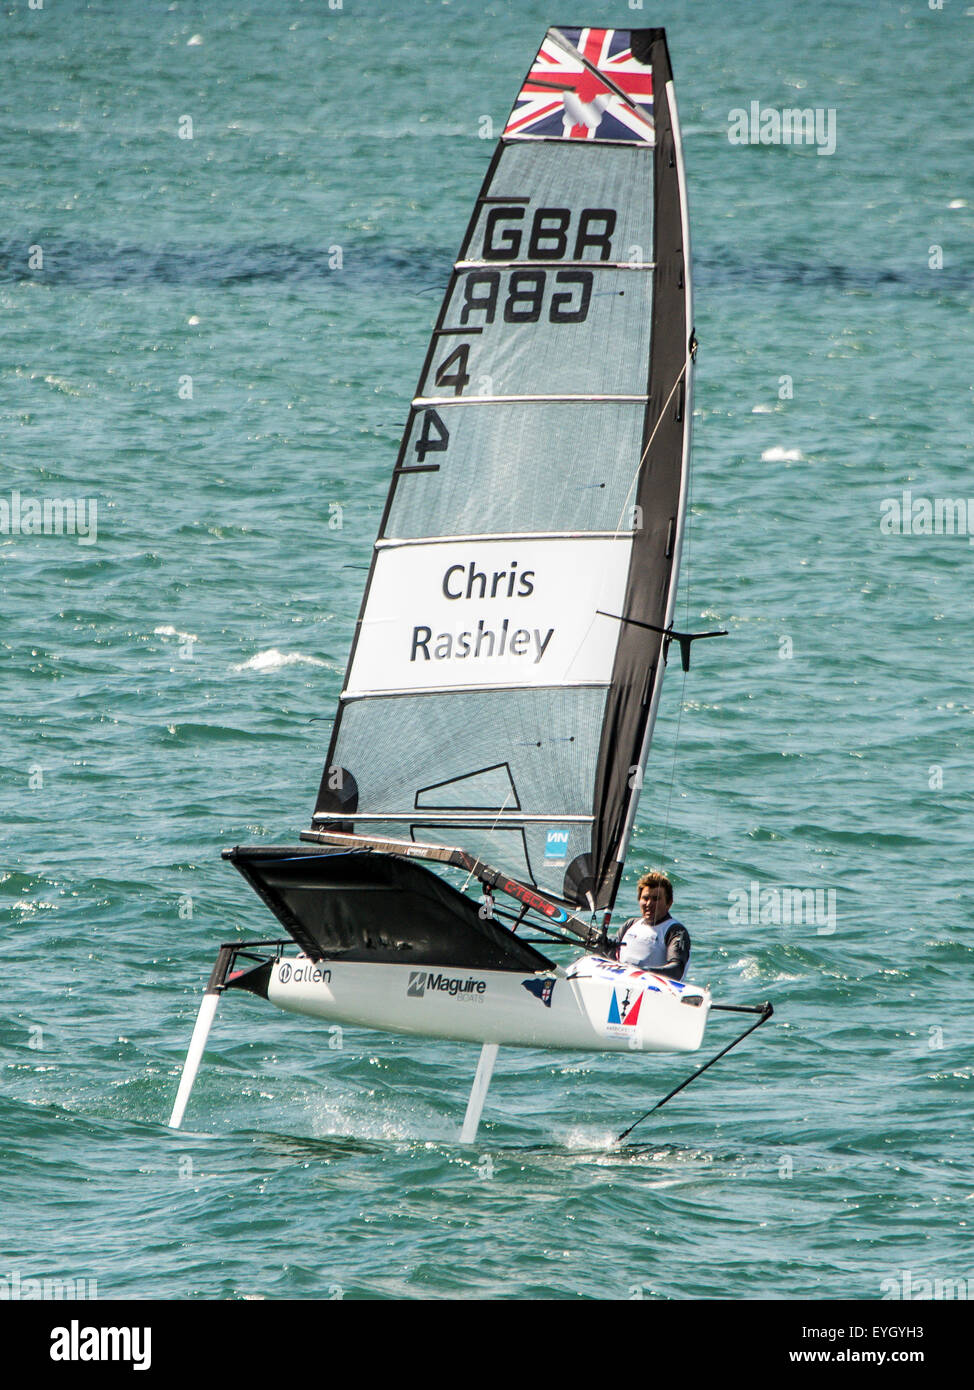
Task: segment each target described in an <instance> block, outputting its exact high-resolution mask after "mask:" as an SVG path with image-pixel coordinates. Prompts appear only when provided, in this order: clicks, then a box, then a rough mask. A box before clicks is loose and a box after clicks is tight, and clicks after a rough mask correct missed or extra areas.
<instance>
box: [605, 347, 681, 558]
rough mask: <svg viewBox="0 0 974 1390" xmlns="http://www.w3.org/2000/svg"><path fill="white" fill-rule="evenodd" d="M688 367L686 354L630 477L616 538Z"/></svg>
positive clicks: (628, 527) (620, 531)
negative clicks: (634, 489) (649, 454)
mask: <svg viewBox="0 0 974 1390" xmlns="http://www.w3.org/2000/svg"><path fill="white" fill-rule="evenodd" d="M689 365H690V356H689V354H688V355H687V356H686V357H685V358H684V361H683V366H682V367H681V368H680V370H679V372H678V373H677V376H676V381H674V383H673V389H672V390H671V391H670V394H669V395H668V396H667V398H666V400H665V401H664V402H663V409H662V410H661V411H660V413H659V415H658V417H657V420H656V424H655V425H654V426H653V432H652V434H651V435H650V436H649V438H648V439H647V441H646V447H645V449H644V450H643V451H642V453H641V454H640V456H639V462H638V463H637V464H636V471H635V473H634V474H633V475H632V482H631V483H630V484H629V491H628V492H627V493H626V496H625V500H624V501H623V504H622V511H621V512H620V513H619V520H618V522H617V524H616V529H615V534H616V535H617V536H620V535H621V534H622V529H623V527H622V518H623V517H624V516H625V514H626V512H627V511H628V510H629V498H630V497H631V496H632V492H633V488H634V487H635V486H636V483H637V482H638V481H639V474H640V470H641V469H642V466H643V464H644V463H645V462H646V455H647V454H648V453H649V451H650V449H651V448H652V446H653V440H654V439H655V438H656V434H657V431H658V430H659V427H660V425H661V424H662V423H663V420H664V418H665V416H666V412H667V410H668V409H669V404H670V401H671V400H672V399H673V397H674V395H675V394H676V388H677V387H678V386H679V384H680V382H681V381H682V380H683V378H684V377H685V376H686V371H687V367H688V366H689ZM625 529H626V530H627V531H631V530H632V527H631V526H627V527H626V528H625Z"/></svg>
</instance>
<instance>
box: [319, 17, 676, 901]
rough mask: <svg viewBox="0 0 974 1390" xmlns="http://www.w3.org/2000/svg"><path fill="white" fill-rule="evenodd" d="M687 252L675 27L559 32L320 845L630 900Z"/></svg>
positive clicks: (385, 586) (352, 663) (467, 304)
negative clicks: (466, 856)
mask: <svg viewBox="0 0 974 1390" xmlns="http://www.w3.org/2000/svg"><path fill="white" fill-rule="evenodd" d="M686 248H687V236H686V217H685V194H684V190H683V185H682V163H681V153H680V146H679V132H678V126H677V125H676V124H675V107H674V104H673V96H672V82H671V79H670V70H669V59H668V55H667V52H666V42H665V38H664V36H663V33H662V31H661V30H642V31H638V30H637V31H629V30H609V29H570V28H565V29H560V30H549V32H548V34H547V35H546V38H545V40H544V42H543V44H542V46H541V49H540V50H539V52H538V55H537V57H536V59H535V62H534V64H533V66H532V68H531V70H530V72H529V73H528V76H527V78H526V79H525V81H524V83H523V84H522V88H521V91H520V93H519V95H518V97H517V99H516V101H515V105H514V109H513V111H512V113H511V117H510V118H509V121H508V123H507V126H506V128H505V131H504V135H503V137H502V139H501V141H500V142H499V144H498V146H497V149H496V150H495V152H494V155H493V158H492V160H491V162H490V167H489V169H488V171H487V175H486V178H485V181H484V186H483V188H482V189H481V192H480V196H479V197H478V198H477V200H476V203H475V205H474V210H473V214H472V216H471V219H470V223H469V226H468V228H467V231H466V234H465V236H464V239H463V243H462V246H461V248H460V253H459V256H458V258H457V260H456V262H455V264H454V266H453V271H452V274H451V276H450V281H449V285H448V287H447V290H446V294H445V296H444V300H443V304H442V306H441V309H440V313H439V316H438V318H437V322H436V325H435V328H434V330H433V333H432V337H431V340H430V347H429V350H428V352H427V355H426V360H425V362H424V364H423V368H422V372H421V375H420V380H419V384H418V387H417V390H416V393H415V396H414V398H413V400H412V402H411V404H410V409H409V417H408V420H407V423H406V428H405V431H404V434H403V439H402V443H401V446H400V450H399V455H398V458H397V460H396V464H395V468H394V470H393V477H392V485H391V488H390V491H389V496H388V499H387V502H386V506H385V510H384V513H383V517H382V522H381V526H380V531H379V537H378V539H377V541H376V545H375V548H374V550H373V555H372V563H371V567H370V571H369V579H368V584H367V588H366V594H365V598H364V600H363V606H362V611H361V613H360V616H359V620H358V623H357V625H356V631H355V638H354V641H353V645H352V652H351V656H350V659H349V665H348V671H347V674H346V679H345V682H344V688H343V691H342V695H341V699H340V704H339V710H338V715H337V716H336V719H335V724H334V728H333V733H332V739H331V745H330V748H329V751H328V757H327V762H326V766H325V769H324V773H323V776H322V781H321V789H320V791H319V796H318V802H317V805H316V808H315V813H314V824H315V826H318V827H321V826H326V827H327V826H330V827H334V828H335V829H336V831H339V832H344V831H346V830H351V829H352V827H354V825H355V823H356V822H357V821H361V822H362V823H363V824H364V825H367V826H368V827H369V830H370V834H377V833H379V828H380V827H381V826H382V825H383V823H385V824H387V825H388V826H389V827H390V833H391V832H392V831H393V830H396V829H398V832H399V833H400V834H402V833H403V832H404V830H406V831H408V834H409V836H410V837H411V838H412V839H414V840H415V839H416V838H417V837H420V836H423V835H426V836H432V838H433V839H434V840H439V837H440V835H441V834H442V835H444V836H445V837H447V839H448V840H451V841H452V842H455V843H456V844H461V845H463V846H464V849H465V850H468V851H469V852H470V853H471V854H473V855H474V856H476V857H477V859H478V860H482V861H484V862H487V863H490V864H494V865H497V866H498V868H499V869H500V870H502V871H505V872H508V873H510V874H511V875H512V876H513V877H516V878H517V880H518V881H519V882H521V883H524V884H529V885H532V886H534V887H536V888H538V889H539V890H540V891H543V892H544V893H546V894H548V895H550V896H551V897H553V898H555V899H557V900H559V901H562V902H565V903H568V904H570V905H578V906H581V907H586V908H591V907H593V906H596V905H597V906H605V905H611V902H612V900H613V899H614V896H615V892H616V888H617V886H618V880H619V873H620V871H621V859H620V853H621V854H622V855H624V852H625V846H626V844H627V843H628V836H629V833H630V832H631V826H632V820H633V817H634V814H635V800H636V790H637V786H636V784H638V781H639V778H634V776H633V773H634V771H636V770H637V769H638V768H639V766H640V764H641V763H642V762H643V761H644V759H645V757H646V755H647V753H648V748H649V740H650V738H651V733H652V724H653V720H654V719H655V713H656V709H657V707H658V701H659V689H660V683H661V680H662V671H663V662H664V636H663V633H662V632H661V631H660V629H663V628H665V627H666V626H667V625H668V624H670V623H671V621H672V608H673V598H674V594H675V584H676V565H677V562H678V558H679V549H680V540H681V538H682V525H683V522H682V516H683V509H684V507H685V497H686V489H685V471H686V463H687V438H688V434H689V429H688V420H689V400H690V380H689V377H690V372H689V356H688V353H689V343H690V335H691V322H690V311H689V302H690V301H689V267H688V263H687V250H686ZM632 272H635V273H632ZM620 619H627V620H629V619H631V621H620Z"/></svg>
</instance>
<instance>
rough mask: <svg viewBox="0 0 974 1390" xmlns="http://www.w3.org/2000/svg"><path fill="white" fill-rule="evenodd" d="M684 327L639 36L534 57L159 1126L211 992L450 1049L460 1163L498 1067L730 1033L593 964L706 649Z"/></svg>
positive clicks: (671, 984) (593, 34) (615, 968)
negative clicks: (640, 817) (690, 570)
mask: <svg viewBox="0 0 974 1390" xmlns="http://www.w3.org/2000/svg"><path fill="white" fill-rule="evenodd" d="M692 324H693V319H692V310H691V295H690V256H689V241H688V225H687V204H686V189H685V185H684V172H683V156H682V149H681V144H680V127H679V122H678V119H677V111H676V102H675V99H674V93H673V81H672V75H671V71H670V61H669V55H668V52H667V46H666V38H665V35H664V32H663V30H662V29H644V30H632V31H629V30H622V29H570V28H566V29H555V28H552V29H549V30H548V33H547V35H546V37H545V39H544V42H543V43H542V45H541V48H540V50H539V52H538V54H537V56H536V58H535V60H534V63H533V65H532V67H531V70H530V72H529V74H528V76H527V78H526V79H525V81H524V83H523V85H522V87H521V90H520V92H519V94H518V97H517V100H516V102H515V104H514V109H513V111H512V112H511V116H510V118H509V120H508V122H507V126H506V128H505V130H504V133H503V135H502V137H501V139H500V141H499V143H498V146H497V148H496V150H495V152H494V156H493V159H492V160H491V163H490V167H489V169H488V171H487V176H486V178H485V180H484V185H483V188H482V190H481V193H480V196H479V198H478V199H477V203H476V207H475V209H474V213H473V216H472V218H471V221H470V225H469V227H468V230H467V234H466V236H465V238H464V242H463V246H462V248H461V251H460V255H459V258H458V260H457V261H456V263H455V265H454V268H453V273H452V276H451V278H450V283H449V287H448V289H447V292H446V297H445V298H444V301H443V305H442V308H441V310H440V313H439V317H438V319H437V323H436V327H435V329H434V331H433V336H432V341H431V343H430V347H429V350H428V352H427V355H426V361H425V363H424V366H423V370H422V374H421V377H420V381H419V387H418V389H417V392H416V396H415V398H414V400H413V402H412V404H411V407H410V411H409V418H408V421H407V424H406V429H405V433H404V436H403V440H402V444H401V447H400V450H399V455H398V459H397V461H396V465H395V468H394V471H393V477H392V485H391V487H390V490H389V495H388V499H387V502H386V507H385V512H384V514H383V517H382V523H381V526H380V530H379V536H378V539H377V541H376V543H375V548H374V551H373V555H372V563H371V568H370V572H369V577H368V583H367V585H366V589H365V596H364V600H363V603H362V609H361V613H360V616H359V620H358V624H357V627H356V631H355V637H354V641H353V644H352V651H351V656H350V659H349V664H348V670H347V673H346V678H345V684H344V688H343V690H342V693H341V696H340V700H339V705H338V710H337V713H336V716H335V720H334V726H333V731H332V737H331V743H330V746H329V749H328V754H327V761H326V764H325V768H324V773H323V775H322V779H321V787H320V790H319V793H318V800H317V805H316V807H315V810H314V815H313V818H312V825H311V828H310V829H309V830H306V831H304V832H302V833H301V835H300V840H301V843H300V844H298V845H285V846H277V845H248V846H238V847H236V848H234V849H230V850H227V851H225V853H224V858H226V859H228V860H229V861H230V862H231V863H232V864H234V865H235V866H236V868H237V869H239V871H240V872H241V873H242V874H243V876H244V878H245V879H246V880H247V882H248V883H249V884H250V885H251V887H252V888H253V889H254V890H255V892H256V893H257V894H258V895H259V896H260V897H261V898H262V899H263V901H264V902H265V903H266V904H267V906H268V907H269V908H270V910H271V912H272V913H273V914H274V916H275V917H276V918H277V920H278V921H279V922H280V923H281V925H282V926H283V927H284V929H285V930H286V932H287V933H288V936H287V937H286V938H284V939H279V940H268V941H250V942H234V943H228V944H226V945H223V946H222V947H221V948H220V953H219V955H218V957H217V961H216V965H215V966H214V969H213V973H212V975H211V977H210V981H209V984H208V986H207V990H206V993H205V995H204V998H203V1003H202V1006H201V1008H200V1012H199V1018H198V1020H197V1024H196V1028H195V1031H194V1033H193V1038H192V1042H191V1045H190V1049H189V1054H188V1056H187V1059H186V1064H185V1066H184V1069H183V1075H182V1079H181V1082H180V1086H179V1091H178V1094H177V1097H176V1102H175V1105H174V1108H173V1112H172V1116H171V1119H170V1124H171V1125H172V1126H173V1127H178V1126H179V1125H180V1124H181V1122H182V1119H183V1115H184V1112H185V1109H186V1103H187V1101H188V1099H189V1094H190V1090H191V1088H192V1084H193V1080H194V1078H195V1075H196V1071H197V1068H198V1066H199V1063H200V1059H201V1057H202V1055H203V1050H204V1047H205V1044H206V1038H207V1034H208V1032H209V1028H210V1025H211V1023H212V1021H213V1016H214V1014H215V1011H216V1007H217V1003H218V1000H219V998H220V996H221V995H222V994H223V993H224V992H225V991H227V990H236V991H249V992H250V993H251V994H255V995H258V996H260V997H261V998H264V999H267V1000H268V1001H269V1002H270V1003H272V1004H275V1005H277V1006H278V1008H280V1009H283V1010H285V1011H287V1012H291V1013H298V1014H307V1015H309V1016H311V1017H312V1018H318V1019H324V1020H328V1021H329V1022H330V1023H333V1024H334V1023H337V1024H352V1025H359V1026H362V1027H367V1028H377V1029H388V1030H391V1031H394V1032H399V1033H407V1034H416V1035H420V1036H424V1037H433V1038H447V1039H456V1040H459V1041H467V1042H477V1043H480V1044H481V1045H482V1051H481V1057H480V1065H479V1066H478V1068H477V1073H476V1077H475V1080H474V1085H473V1090H472V1092H471V1096H470V1102H469V1104H468V1108H467V1115H466V1120H465V1122H464V1126H463V1131H462V1136H461V1137H462V1138H463V1139H464V1140H467V1141H470V1140H472V1139H473V1138H474V1136H475V1134H476V1131H477V1125H478V1122H479V1118H480V1112H481V1108H482V1105H483V1101H484V1097H485V1095H486V1091H487V1086H488V1084H489V1081H490V1074H491V1070H492V1067H493V1063H494V1058H495V1056H496V1053H497V1048H498V1047H499V1046H501V1045H504V1044H509V1045H512V1046H517V1047H542V1048H571V1049H580V1050H583V1051H596V1050H598V1051H636V1052H693V1051H695V1050H696V1049H698V1048H699V1047H700V1044H701V1041H702V1039H703V1035H704V1029H705V1027H706V1024H707V1019H708V1015H709V1013H710V1011H711V1009H712V1008H720V1007H728V1008H729V1007H731V1006H720V1005H714V1004H712V1002H711V998H710V994H709V991H708V990H707V989H704V988H701V987H700V986H698V985H694V984H688V983H678V982H676V981H674V980H671V979H667V978H665V977H663V976H660V975H656V974H653V973H652V972H649V971H644V970H636V969H632V968H629V967H627V966H623V965H619V964H617V963H615V962H614V961H613V960H612V959H610V958H609V956H608V936H607V932H608V926H609V921H610V917H611V912H612V907H613V904H614V901H615V898H616V894H617V892H618V889H619V885H620V880H621V876H622V871H623V866H624V863H625V858H626V850H627V847H628V845H629V841H630V837H631V835H632V829H633V822H634V818H635V814H636V805H637V802H638V798H639V790H640V786H641V783H642V771H643V769H644V767H645V764H646V759H647V756H648V752H649V745H650V739H651V736H652V731H653V724H654V721H655V718H656V711H657V708H658V705H659V698H660V689H661V685H662V679H663V671H664V666H665V662H666V657H667V651H668V648H669V646H670V644H671V642H672V641H674V640H676V641H677V642H678V643H679V646H680V651H681V657H682V662H683V668H684V670H686V669H687V667H688V665H689V654H690V644H691V642H692V641H693V640H695V639H696V638H698V637H705V636H711V635H715V634H710V633H677V632H675V631H674V630H673V612H674V603H675V598H676V586H677V569H678V564H679V557H680V547H681V541H682V537H683V528H684V515H685V510H686V494H687V478H688V465H689V445H690V417H691V378H692V369H693V359H694V354H695V349H696V343H695V339H694V336H693V328H692ZM420 861H425V864H430V865H433V866H435V869H436V870H438V872H437V871H434V869H433V868H428V867H425V864H424V863H423V862H420ZM450 874H452V875H453V876H454V878H455V880H456V881H455V882H451V881H449V877H448V876H449V875H450ZM461 875H462V877H461ZM471 886H473V889H474V891H479V894H480V897H479V900H475V899H474V898H473V896H471V893H470V892H468V891H466V890H468V889H470V888H471ZM499 899H500V901H499ZM503 903H509V904H510V906H504V905H503ZM527 931H531V932H533V935H532V936H530V937H526V936H525V932H527ZM565 944H568V945H574V946H575V948H576V950H577V948H578V947H579V946H582V947H583V948H584V950H583V953H582V954H581V956H580V957H579V958H578V959H576V960H575V961H574V962H572V963H569V964H568V965H567V966H566V965H564V964H558V963H556V961H555V960H552V959H551V958H550V957H549V956H547V955H545V954H543V953H542V952H541V951H540V950H539V949H538V947H539V945H545V946H546V949H555V948H557V949H558V950H561V949H562V948H563V947H564V945H565ZM294 945H296V946H297V947H298V949H299V954H294V953H293V952H289V950H288V948H289V947H293V946H294ZM742 1011H746V1012H755V1013H760V1014H761V1019H760V1020H759V1022H760V1021H763V1019H764V1017H766V1016H767V1014H768V1013H769V1012H770V1006H764V1008H763V1009H757V1008H755V1009H753V1010H751V1009H747V1010H742ZM753 1026H757V1025H753ZM748 1031H751V1030H750V1029H749V1030H748ZM742 1036H746V1034H743V1035H742ZM735 1041H739V1039H738V1040H735ZM731 1046H733V1044H731ZM725 1050H726V1049H725ZM719 1055H722V1054H719ZM714 1060H716V1059H714ZM696 1074H699V1072H698V1073H696Z"/></svg>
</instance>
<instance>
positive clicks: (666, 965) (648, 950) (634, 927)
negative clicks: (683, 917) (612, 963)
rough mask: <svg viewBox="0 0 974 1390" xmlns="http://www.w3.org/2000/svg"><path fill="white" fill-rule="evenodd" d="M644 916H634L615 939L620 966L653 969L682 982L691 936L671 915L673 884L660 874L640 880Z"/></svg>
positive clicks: (688, 957)
mask: <svg viewBox="0 0 974 1390" xmlns="http://www.w3.org/2000/svg"><path fill="white" fill-rule="evenodd" d="M638 888H639V907H640V910H641V912H642V916H641V917H630V918H629V921H628V922H624V923H623V924H622V926H621V927H620V929H619V934H618V936H617V937H616V940H615V947H616V956H617V958H618V961H619V964H620V965H634V966H635V967H636V969H637V970H652V971H653V973H654V974H656V975H667V976H669V978H670V979H672V980H682V979H683V973H684V971H685V970H686V968H687V963H688V961H689V960H690V933H689V932H688V931H687V929H686V927H685V926H684V925H683V923H682V922H678V921H677V920H676V918H675V917H673V916H672V915H671V913H670V908H671V907H672V906H673V885H672V884H671V883H670V881H669V879H668V878H667V877H666V876H665V875H664V874H660V873H648V874H643V876H642V878H641V879H640V880H639V884H638Z"/></svg>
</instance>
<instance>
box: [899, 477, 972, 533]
mask: <svg viewBox="0 0 974 1390" xmlns="http://www.w3.org/2000/svg"><path fill="white" fill-rule="evenodd" d="M879 511H880V516H879V529H880V532H881V533H882V534H883V535H884V536H966V537H967V543H968V545H974V497H914V495H913V493H912V491H911V490H910V489H909V488H904V489H903V491H902V493H901V494H900V496H899V497H884V498H883V500H882V501H881V502H880V504H879Z"/></svg>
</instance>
